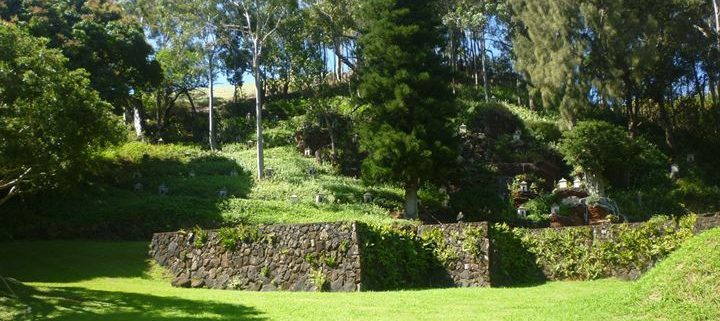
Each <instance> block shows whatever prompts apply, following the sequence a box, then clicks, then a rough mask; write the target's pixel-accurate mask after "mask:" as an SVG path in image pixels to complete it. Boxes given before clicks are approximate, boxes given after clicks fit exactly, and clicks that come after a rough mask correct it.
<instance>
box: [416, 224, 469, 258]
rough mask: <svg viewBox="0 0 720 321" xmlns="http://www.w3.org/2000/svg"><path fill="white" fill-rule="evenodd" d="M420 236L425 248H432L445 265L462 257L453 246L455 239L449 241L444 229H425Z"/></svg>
mask: <svg viewBox="0 0 720 321" xmlns="http://www.w3.org/2000/svg"><path fill="white" fill-rule="evenodd" d="M419 238H420V240H421V241H422V245H423V248H425V249H431V250H432V254H433V256H435V258H437V260H438V261H440V263H442V264H443V265H445V266H450V265H451V264H452V263H454V262H455V261H457V260H458V259H459V258H460V254H459V253H457V250H455V248H454V247H452V246H451V244H452V243H453V240H450V241H449V242H448V241H447V240H446V239H445V237H444V235H443V231H442V230H441V229H439V228H428V229H425V230H423V232H422V233H421V234H420V235H419ZM455 239H456V238H455ZM448 243H450V244H448Z"/></svg>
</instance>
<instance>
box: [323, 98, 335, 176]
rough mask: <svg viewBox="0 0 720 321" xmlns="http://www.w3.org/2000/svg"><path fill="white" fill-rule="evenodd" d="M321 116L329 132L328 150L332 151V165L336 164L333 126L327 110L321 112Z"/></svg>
mask: <svg viewBox="0 0 720 321" xmlns="http://www.w3.org/2000/svg"><path fill="white" fill-rule="evenodd" d="M323 118H325V124H326V125H327V128H328V134H330V152H331V153H332V161H333V165H337V150H336V149H335V140H336V139H335V128H334V126H333V124H332V123H331V122H330V117H328V114H327V112H325V111H324V112H323Z"/></svg>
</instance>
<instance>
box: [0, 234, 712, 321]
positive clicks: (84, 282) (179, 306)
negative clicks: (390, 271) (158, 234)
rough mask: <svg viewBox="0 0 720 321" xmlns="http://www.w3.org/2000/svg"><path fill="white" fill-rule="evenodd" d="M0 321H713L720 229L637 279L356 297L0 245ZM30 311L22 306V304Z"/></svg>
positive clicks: (143, 249) (127, 245)
mask: <svg viewBox="0 0 720 321" xmlns="http://www.w3.org/2000/svg"><path fill="white" fill-rule="evenodd" d="M0 258H2V260H1V261H0V275H3V276H6V277H13V278H16V279H17V280H20V281H22V282H24V283H25V284H24V285H14V286H13V290H14V292H15V293H16V294H18V296H19V298H20V299H11V298H9V297H8V295H7V294H8V292H9V291H8V290H7V289H6V288H5V287H4V285H0V320H24V319H23V317H25V318H32V319H39V320H79V321H82V320H128V321H135V320H138V321H144V320H156V321H160V320H168V321H169V320H181V321H182V320H185V321H192V320H602V321H612V320H627V321H630V320H633V321H635V320H666V321H672V320H678V321H680V320H682V321H685V320H698V321H700V320H708V321H709V320H718V317H720V304H719V303H720V299H719V297H720V296H719V295H720V291H718V290H720V278H719V277H718V274H719V273H720V263H719V262H720V229H715V230H712V231H709V232H705V233H703V234H701V235H700V236H697V237H694V238H692V239H691V240H689V241H688V242H686V243H685V244H684V245H683V246H682V247H681V249H680V250H678V251H677V252H675V253H674V254H673V255H671V256H670V257H669V258H668V259H667V260H665V261H663V262H661V263H660V264H659V266H658V267H657V268H656V269H654V270H652V271H650V272H649V273H648V274H647V275H646V276H645V277H643V278H642V279H641V280H640V281H638V282H625V281H619V280H615V279H605V280H598V281H586V282H577V281H576V282H551V283H546V284H542V285H539V286H533V287H518V288H474V289H472V288H459V289H432V290H416V291H392V292H362V293H292V292H273V293H259V292H243V291H226V290H209V289H180V288H173V287H171V286H170V284H169V278H168V276H167V275H166V274H165V271H164V270H163V269H161V268H159V267H157V266H156V265H155V264H153V263H152V262H151V260H149V259H148V258H147V243H145V242H97V241H49V242H48V241H44V242H41V241H37V242H14V243H0ZM28 307H29V308H30V310H27V308H28Z"/></svg>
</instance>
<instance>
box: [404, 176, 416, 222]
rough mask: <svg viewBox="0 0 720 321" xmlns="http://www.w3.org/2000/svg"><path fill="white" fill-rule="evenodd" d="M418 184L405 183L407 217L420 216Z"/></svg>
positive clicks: (412, 218) (409, 218)
mask: <svg viewBox="0 0 720 321" xmlns="http://www.w3.org/2000/svg"><path fill="white" fill-rule="evenodd" d="M417 192H418V184H417V183H416V182H411V183H406V184H405V218H406V219H408V220H414V219H416V218H418V195H417Z"/></svg>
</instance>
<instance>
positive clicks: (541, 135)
mask: <svg viewBox="0 0 720 321" xmlns="http://www.w3.org/2000/svg"><path fill="white" fill-rule="evenodd" d="M525 126H527V128H528V130H529V131H530V134H531V135H532V136H533V137H534V138H535V139H536V140H537V141H539V142H542V143H544V144H551V143H556V142H558V141H559V140H560V138H562V131H560V128H559V127H558V126H557V125H556V124H555V123H551V122H544V121H539V122H526V123H525Z"/></svg>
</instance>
